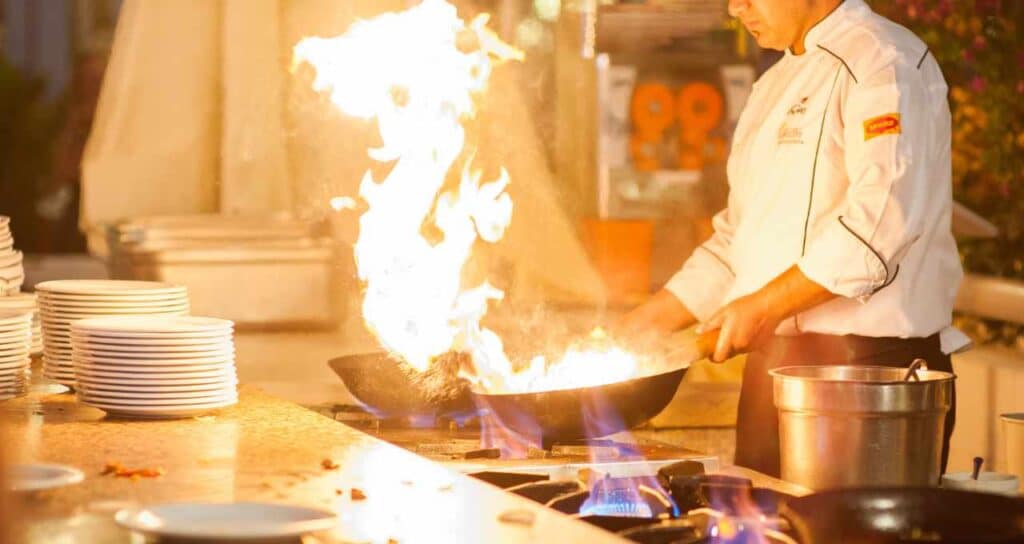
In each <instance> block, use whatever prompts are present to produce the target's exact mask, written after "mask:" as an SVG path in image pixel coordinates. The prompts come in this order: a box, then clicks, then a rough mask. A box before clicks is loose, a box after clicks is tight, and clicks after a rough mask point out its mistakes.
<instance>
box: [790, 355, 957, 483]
mask: <svg viewBox="0 0 1024 544" xmlns="http://www.w3.org/2000/svg"><path fill="white" fill-rule="evenodd" d="M770 374H771V375H772V377H773V378H774V385H775V406H776V407H778V410H779V444H780V453H781V463H782V467H781V468H782V478H783V479H784V480H787V481H790V482H793V483H796V484H799V485H802V486H804V487H807V488H810V489H831V488H838V487H861V486H904V485H905V486H935V485H938V483H939V474H940V466H941V455H942V436H943V428H944V425H945V417H946V412H948V411H949V409H950V404H951V401H952V395H953V380H954V379H955V378H956V376H954V375H953V374H950V373H948V372H938V371H933V370H918V371H917V375H918V377H919V380H918V381H904V377H905V376H906V375H907V369H905V368H891V367H880V366H791V367H783V368H778V369H775V370H772V371H771V372H770Z"/></svg>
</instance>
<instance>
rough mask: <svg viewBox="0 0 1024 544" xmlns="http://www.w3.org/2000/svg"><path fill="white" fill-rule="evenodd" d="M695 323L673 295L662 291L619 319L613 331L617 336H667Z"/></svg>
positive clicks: (691, 315)
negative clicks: (651, 334)
mask: <svg viewBox="0 0 1024 544" xmlns="http://www.w3.org/2000/svg"><path fill="white" fill-rule="evenodd" d="M696 321H697V319H696V318H695V317H693V314H691V313H690V311H689V310H687V309H686V306H683V303H682V302H680V301H679V299H678V298H676V296H675V295H673V294H672V293H670V292H668V291H666V290H665V289H662V290H661V291H658V292H657V293H655V294H654V296H652V297H651V298H650V300H648V301H647V302H645V303H643V304H641V305H640V306H637V307H636V308H634V309H633V310H632V311H631V312H629V313H627V314H626V315H624V316H622V317H621V318H619V320H618V321H617V322H616V323H615V325H614V326H613V330H614V331H615V333H616V334H619V335H625V336H630V335H637V334H645V333H647V334H650V333H657V334H668V333H670V332H673V331H677V330H679V329H682V328H684V327H689V326H690V325H692V324H694V323H695V322H696Z"/></svg>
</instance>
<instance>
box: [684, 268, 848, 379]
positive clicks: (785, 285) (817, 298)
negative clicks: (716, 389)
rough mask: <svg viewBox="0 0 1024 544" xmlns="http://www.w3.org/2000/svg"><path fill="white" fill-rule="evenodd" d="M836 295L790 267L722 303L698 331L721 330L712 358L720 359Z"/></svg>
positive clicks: (750, 344) (798, 270)
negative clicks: (746, 292) (753, 288)
mask: <svg viewBox="0 0 1024 544" xmlns="http://www.w3.org/2000/svg"><path fill="white" fill-rule="evenodd" d="M836 296H837V295H836V294H835V293H832V292H831V291H829V290H828V289H825V288H824V287H822V286H821V285H820V284H818V283H815V282H814V281H813V280H811V279H809V278H808V277H807V276H805V275H804V273H803V272H801V271H800V269H799V268H798V267H796V266H791V267H790V268H789V270H786V271H785V272H783V273H782V274H780V275H779V276H777V277H776V278H775V279H773V280H772V281H770V282H768V284H767V285H765V286H764V287H762V288H761V289H759V290H757V291H755V292H754V293H752V294H750V295H747V296H745V297H740V298H738V299H736V300H734V301H732V302H730V303H729V304H727V305H725V307H723V308H722V309H720V310H719V311H718V312H716V313H715V315H713V316H711V318H710V319H708V320H707V321H706V322H705V323H703V324H702V325H701V330H711V329H721V330H720V332H719V334H718V345H717V346H716V347H715V354H714V356H713V357H712V360H714V361H718V362H721V361H725V360H726V359H728V358H729V357H731V356H732V355H734V354H736V353H744V352H747V351H750V349H751V348H753V347H754V346H755V345H757V344H758V343H760V342H762V341H764V340H765V339H766V338H767V337H768V336H771V335H772V334H774V333H775V329H776V328H777V327H778V326H779V323H781V322H782V320H784V319H787V318H790V317H793V316H794V315H796V314H799V313H800V312H804V311H807V310H809V309H811V308H813V307H815V306H817V305H819V304H823V303H825V302H828V301H830V300H832V299H834V298H836Z"/></svg>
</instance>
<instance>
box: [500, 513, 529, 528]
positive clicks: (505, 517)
mask: <svg viewBox="0 0 1024 544" xmlns="http://www.w3.org/2000/svg"><path fill="white" fill-rule="evenodd" d="M536 519H537V515H536V514H534V513H533V512H531V511H529V510H508V511H506V512H502V513H501V515H499V516H498V521H500V522H502V523H511V524H514V525H527V526H529V525H533V523H534V521H535V520H536Z"/></svg>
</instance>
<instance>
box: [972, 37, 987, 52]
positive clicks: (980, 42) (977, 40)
mask: <svg viewBox="0 0 1024 544" xmlns="http://www.w3.org/2000/svg"><path fill="white" fill-rule="evenodd" d="M986 45H988V40H986V39H985V36H982V35H980V34H979V35H977V36H975V37H974V48H975V49H984V48H985V46H986Z"/></svg>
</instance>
